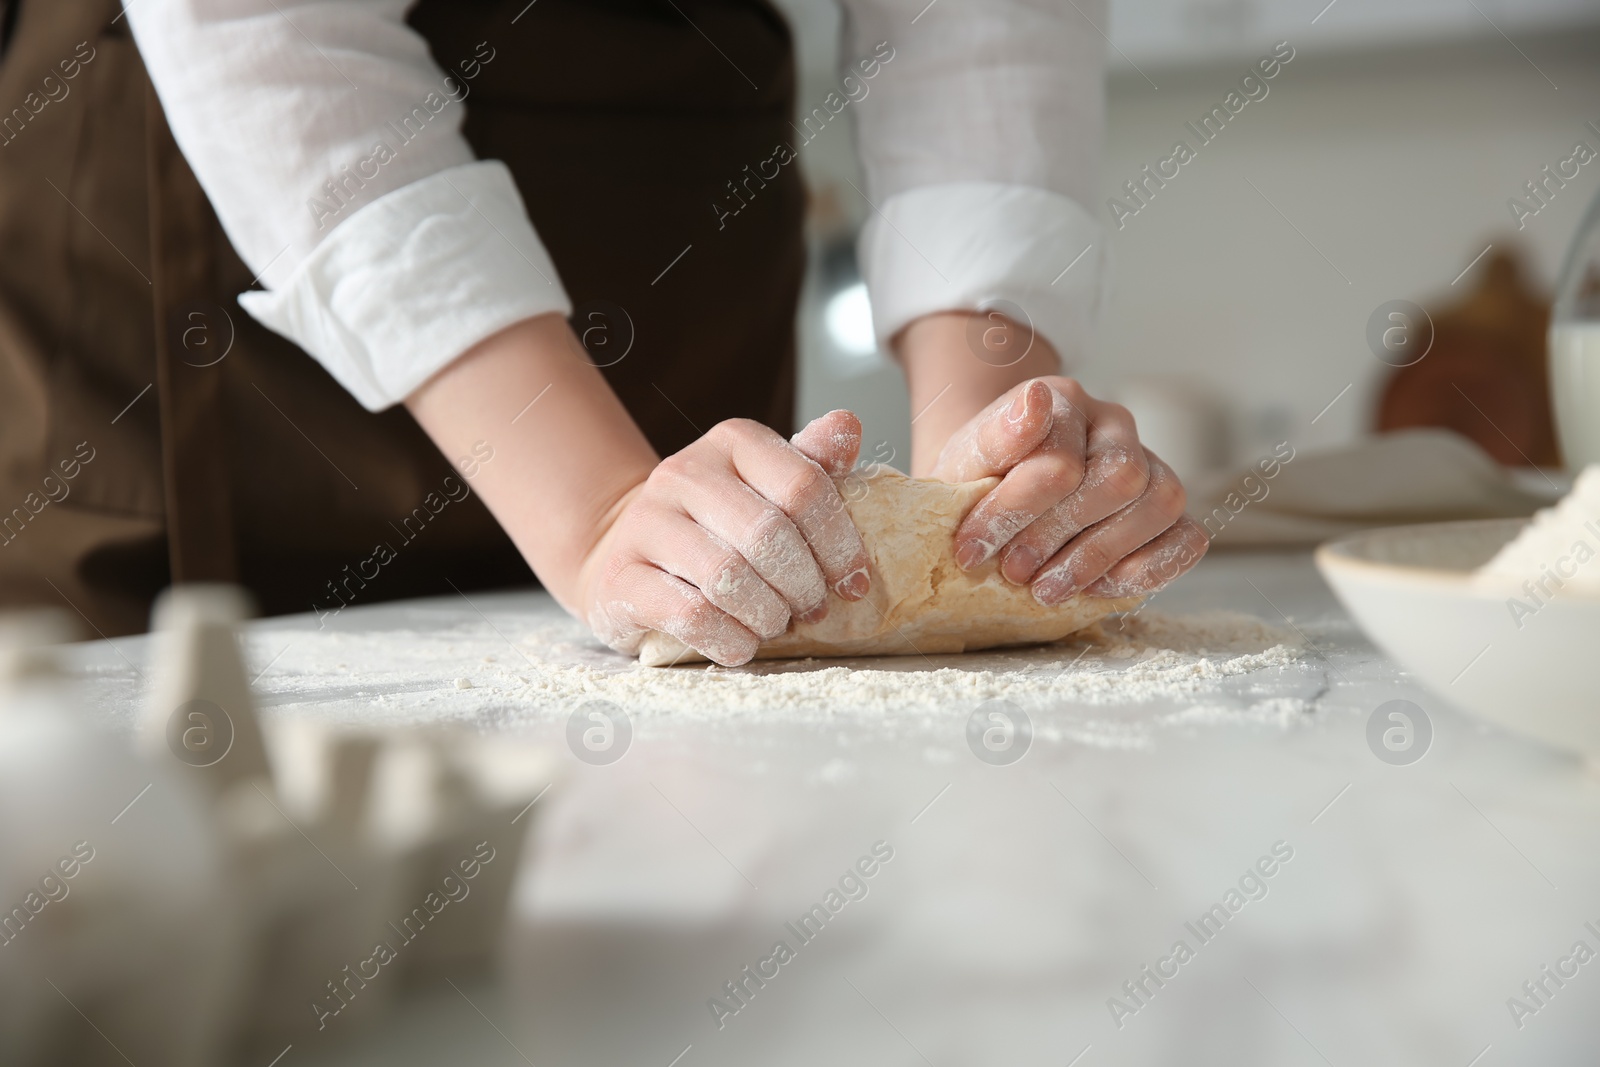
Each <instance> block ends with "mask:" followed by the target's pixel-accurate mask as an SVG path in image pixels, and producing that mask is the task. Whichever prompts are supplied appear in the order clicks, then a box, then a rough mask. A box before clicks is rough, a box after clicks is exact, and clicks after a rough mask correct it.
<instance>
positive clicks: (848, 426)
mask: <svg viewBox="0 0 1600 1067" xmlns="http://www.w3.org/2000/svg"><path fill="white" fill-rule="evenodd" d="M789 443H790V444H792V445H794V447H795V448H797V449H799V450H800V452H801V453H802V454H804V455H805V456H806V457H807V458H809V459H812V460H814V461H816V463H817V464H818V465H819V466H820V467H821V468H822V469H823V470H825V471H827V472H828V475H829V476H830V477H834V478H838V477H841V476H843V475H846V474H849V473H850V469H851V468H852V467H854V466H855V465H856V457H857V456H858V455H860V453H861V420H860V419H858V418H856V416H855V414H854V413H853V412H849V411H845V410H843V409H840V410H838V411H830V412H828V413H827V414H826V415H823V416H821V417H820V418H815V419H812V420H811V421H810V422H809V423H807V424H806V427H805V429H803V430H801V431H800V432H799V433H797V434H795V435H794V436H793V437H791V438H789Z"/></svg>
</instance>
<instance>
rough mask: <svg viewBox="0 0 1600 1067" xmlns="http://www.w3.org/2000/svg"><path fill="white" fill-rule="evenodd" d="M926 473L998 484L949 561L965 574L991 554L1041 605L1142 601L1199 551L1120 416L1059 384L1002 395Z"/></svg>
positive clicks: (1045, 381) (1178, 496)
mask: <svg viewBox="0 0 1600 1067" xmlns="http://www.w3.org/2000/svg"><path fill="white" fill-rule="evenodd" d="M931 475H932V477H935V478H940V479H943V480H945V481H951V482H961V481H972V480H975V479H978V478H988V477H995V476H997V477H999V478H1000V479H1001V481H1000V484H999V485H997V486H996V487H995V488H994V489H993V490H991V491H990V492H989V493H988V494H987V495H986V496H985V497H984V498H983V499H982V500H980V501H979V502H978V504H977V505H976V506H975V507H974V508H973V509H972V511H971V512H970V513H969V514H968V515H967V517H966V519H965V520H964V521H963V522H962V524H961V526H960V527H959V528H958V529H957V530H956V535H955V551H956V561H957V562H958V563H959V564H960V565H961V566H962V567H963V568H964V569H968V570H970V569H971V568H973V567H976V566H979V565H981V564H983V563H985V562H987V561H988V560H990V559H993V558H994V557H995V556H996V555H998V556H999V558H1000V571H1001V573H1002V574H1003V575H1004V576H1005V578H1006V579H1007V580H1009V581H1012V582H1015V583H1017V584H1019V585H1022V584H1028V585H1031V587H1032V589H1033V595H1034V598H1035V599H1036V600H1038V601H1039V602H1040V603H1041V604H1046V605H1054V604H1059V603H1061V602H1062V601H1064V600H1066V599H1067V598H1068V597H1071V596H1073V595H1074V594H1077V593H1087V594H1088V595H1090V596H1098V597H1131V596H1142V595H1144V594H1146V593H1151V592H1154V591H1155V590H1157V589H1160V588H1161V587H1162V586H1164V585H1166V584H1167V583H1168V582H1170V581H1172V580H1173V579H1174V578H1176V577H1177V576H1178V575H1180V574H1182V573H1183V572H1184V571H1186V570H1188V569H1189V568H1190V567H1192V566H1194V564H1195V563H1196V562H1198V561H1199V559H1200V557H1201V556H1202V555H1204V554H1205V551H1206V548H1207V547H1208V545H1209V543H1210V542H1209V540H1208V538H1207V537H1206V535H1205V531H1204V530H1203V529H1202V528H1201V527H1200V525H1199V524H1198V523H1196V522H1195V521H1194V520H1193V519H1191V518H1189V517H1188V516H1187V515H1185V514H1184V513H1183V507H1184V501H1185V494H1184V490H1183V486H1182V485H1181V484H1180V483H1179V482H1178V478H1177V476H1176V475H1174V474H1173V473H1172V469H1171V468H1170V467H1168V466H1167V465H1166V464H1165V463H1163V462H1161V460H1160V459H1158V458H1157V457H1156V456H1155V454H1154V453H1152V452H1151V451H1150V450H1149V449H1147V448H1145V447H1144V446H1143V445H1142V444H1140V442H1139V435H1138V432H1137V430H1136V429H1135V428H1134V423H1133V416H1132V415H1130V414H1129V413H1128V410H1127V409H1126V408H1124V407H1121V406H1120V405H1117V404H1109V403H1106V402H1104V401H1100V400H1096V399H1094V398H1093V397H1091V396H1090V395H1089V394H1088V393H1086V392H1084V391H1083V387H1082V386H1080V385H1079V384H1078V383H1077V382H1076V381H1074V380H1073V379H1071V378H1062V377H1044V378H1033V379H1031V380H1029V381H1026V382H1023V383H1022V384H1020V385H1018V386H1016V387H1014V388H1012V389H1011V390H1009V391H1008V392H1006V393H1005V394H1004V395H1002V396H1001V397H1000V398H999V399H998V400H996V401H995V402H994V403H993V404H991V405H990V406H989V407H988V408H986V409H985V410H984V411H982V412H980V413H979V414H978V415H976V416H974V417H973V418H972V419H971V420H969V421H968V422H967V423H966V425H964V426H962V427H961V428H960V429H958V430H957V431H956V432H955V433H954V434H952V435H951V437H950V439H949V440H948V442H947V443H946V444H945V446H944V448H943V450H942V451H941V452H940V453H939V458H938V460H937V462H936V463H935V464H934V468H933V470H932V472H931Z"/></svg>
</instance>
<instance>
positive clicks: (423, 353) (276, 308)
mask: <svg viewBox="0 0 1600 1067" xmlns="http://www.w3.org/2000/svg"><path fill="white" fill-rule="evenodd" d="M239 303H240V304H241V305H242V306H243V307H244V309H245V310H246V311H248V312H249V313H250V314H251V316H253V317H254V318H255V319H256V320H257V321H259V322H261V323H262V324H263V325H265V326H267V327H269V328H270V329H272V330H275V331H277V332H278V333H280V334H282V335H283V336H285V337H287V338H288V339H289V340H291V341H293V342H295V343H296V344H298V345H299V346H300V347H301V348H303V349H305V350H306V351H307V352H309V353H310V354H311V355H312V356H313V357H314V358H315V359H316V360H317V362H318V363H321V364H322V365H323V366H324V367H326V368H327V370H328V373H330V374H332V375H333V376H334V378H336V379H337V380H338V382H339V384H340V385H342V386H344V387H345V388H346V389H347V390H349V391H350V393H351V394H352V395H354V396H355V398H356V399H357V400H359V401H360V402H361V404H362V406H363V407H365V408H366V409H367V410H368V411H381V410H383V409H384V408H386V407H389V406H391V405H393V404H396V403H398V402H399V401H401V400H403V399H405V398H406V397H407V396H409V395H410V394H411V393H412V391H414V390H415V389H416V388H417V387H418V386H420V385H421V384H422V383H423V382H425V381H427V380H428V379H429V378H431V377H432V376H433V375H434V374H436V373H438V372H439V371H440V370H441V369H443V368H444V367H445V366H446V365H448V364H449V363H451V362H452V361H453V360H455V358H456V357H457V356H459V355H461V354H462V353H463V352H465V351H466V350H467V349H469V348H471V347H472V346H473V345H475V344H477V343H478V342H479V341H481V340H483V339H484V338H485V337H488V336H490V335H491V334H494V333H497V332H498V331H500V330H503V329H505V328H506V327H507V326H510V325H511V324H513V323H515V322H520V321H521V320H523V319H526V318H531V317H532V316H534V315H543V314H546V313H548V312H552V311H559V312H560V313H562V314H563V315H569V314H571V312H572V304H571V302H570V301H569V300H568V299H567V294H566V290H565V289H563V288H562V286H561V282H560V279H559V278H558V277H557V276H556V268H555V264H554V263H552V262H551V261H550V255H549V253H548V252H546V251H545V248H544V244H543V243H542V242H541V241H540V240H539V237H538V235H537V234H535V233H534V232H533V224H532V223H530V222H529V221H528V214H527V211H526V210H525V209H524V207H523V204H522V197H521V196H519V195H518V193H517V187H516V185H515V184H514V183H513V182H512V180H511V172H510V171H509V170H508V169H507V168H506V166H505V164H503V163H500V162H497V161H494V160H481V161H478V162H475V163H467V164H463V165H461V166H457V167H451V168H449V169H448V170H443V171H440V172H439V173H437V174H433V175H431V176H429V177H427V178H423V179H422V180H421V181H416V182H412V183H411V184H410V185H407V186H405V187H403V188H400V189H396V190H395V191H394V192H392V193H388V194H387V195H385V196H382V197H380V198H379V199H377V200H375V201H373V202H372V203H370V204H368V205H366V206H365V207H363V208H361V209H360V210H358V211H357V212H355V213H354V214H353V215H351V216H350V217H349V218H348V219H346V220H345V221H344V222H342V223H341V224H340V225H339V226H338V227H337V228H336V229H334V230H333V232H332V233H330V234H328V236H327V237H326V238H324V239H323V240H322V242H321V243H320V244H318V245H317V247H316V249H315V250H314V251H313V252H312V253H311V254H310V255H309V256H308V257H306V259H305V260H304V261H303V262H301V263H300V264H299V265H298V266H297V267H296V268H295V270H294V272H293V273H292V274H291V275H290V276H289V279H288V281H287V282H286V283H285V284H284V285H283V286H282V287H281V288H279V289H274V290H272V291H270V292H263V291H260V290H252V291H250V292H246V293H241V294H240V295H239Z"/></svg>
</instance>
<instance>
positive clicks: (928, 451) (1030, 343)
mask: <svg viewBox="0 0 1600 1067" xmlns="http://www.w3.org/2000/svg"><path fill="white" fill-rule="evenodd" d="M893 350H894V355H895V358H896V360H897V361H898V362H899V363H900V366H901V367H902V369H904V371H905V375H906V389H907V392H908V394H909V395H910V399H911V417H912V423H911V474H912V476H913V477H927V476H928V474H929V473H930V472H931V471H932V470H933V469H934V466H935V464H936V463H937V461H938V458H939V453H940V451H941V450H942V449H943V448H944V446H945V443H946V442H948V441H949V440H950V438H951V436H952V435H953V434H954V433H955V432H956V431H957V430H958V429H960V428H961V427H963V426H965V425H966V424H967V423H968V422H969V421H971V419H972V418H973V417H974V416H976V415H977V414H978V413H979V412H981V411H983V409H984V408H986V407H987V406H988V405H989V404H990V403H991V402H992V401H993V400H994V398H995V397H997V396H999V395H1000V394H1002V393H1004V392H1005V391H1006V390H1008V389H1010V388H1012V387H1013V386H1015V385H1017V384H1019V383H1021V382H1025V381H1027V380H1028V379H1030V378H1040V377H1045V376H1048V375H1054V374H1059V373H1060V372H1061V360H1060V357H1059V356H1058V355H1057V354H1056V350H1055V348H1054V346H1052V345H1051V344H1050V342H1048V341H1046V340H1045V339H1044V337H1043V336H1042V335H1040V334H1038V333H1036V332H1034V331H1032V330H1030V329H1028V328H1026V327H1023V326H1019V325H1017V324H1016V323H1014V322H1012V321H1011V320H1009V319H1006V318H1004V317H1002V316H1000V315H998V314H995V313H984V312H978V311H971V312H968V311H945V312H938V313H936V314H932V315H924V316H923V317H921V318H919V319H916V320H914V321H913V322H911V323H910V325H908V326H907V327H906V328H905V329H904V330H901V331H900V333H899V334H898V335H896V337H895V339H894V342H893Z"/></svg>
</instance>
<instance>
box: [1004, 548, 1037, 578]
mask: <svg viewBox="0 0 1600 1067" xmlns="http://www.w3.org/2000/svg"><path fill="white" fill-rule="evenodd" d="M1043 562H1044V560H1043V559H1041V558H1040V556H1039V553H1037V552H1035V551H1034V550H1033V549H1031V548H1029V547H1028V546H1027V545H1018V546H1017V547H1016V548H1013V549H1011V550H1010V551H1009V552H1007V553H1006V558H1005V561H1004V562H1002V563H1001V565H1000V573H1001V574H1003V575H1005V577H1006V580H1007V581H1009V582H1012V583H1014V584H1016V585H1025V584H1026V583H1027V582H1028V580H1029V579H1030V578H1032V577H1033V572H1034V571H1036V570H1038V569H1039V564H1041V563H1043Z"/></svg>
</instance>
